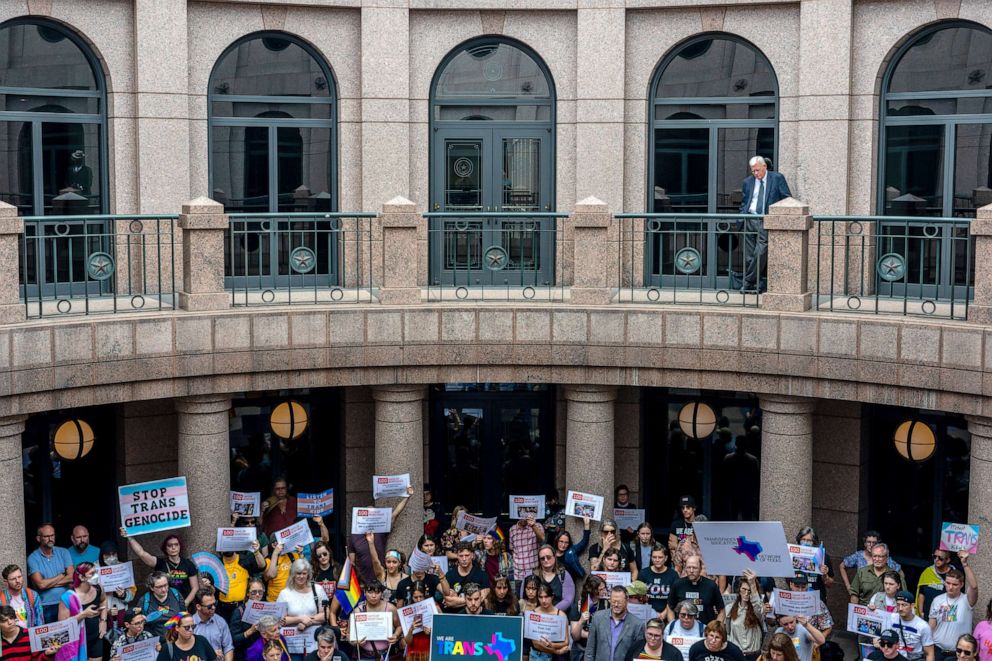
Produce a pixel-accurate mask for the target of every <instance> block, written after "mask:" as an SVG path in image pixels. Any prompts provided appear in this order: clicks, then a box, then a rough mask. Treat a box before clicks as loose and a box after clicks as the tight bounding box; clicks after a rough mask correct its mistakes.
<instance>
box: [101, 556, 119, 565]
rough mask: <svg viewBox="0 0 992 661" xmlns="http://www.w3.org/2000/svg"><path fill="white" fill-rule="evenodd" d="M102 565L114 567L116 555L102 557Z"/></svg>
mask: <svg viewBox="0 0 992 661" xmlns="http://www.w3.org/2000/svg"><path fill="white" fill-rule="evenodd" d="M103 564H105V565H116V564H117V556H116V555H107V556H104V557H103Z"/></svg>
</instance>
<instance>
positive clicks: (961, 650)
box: [954, 647, 974, 656]
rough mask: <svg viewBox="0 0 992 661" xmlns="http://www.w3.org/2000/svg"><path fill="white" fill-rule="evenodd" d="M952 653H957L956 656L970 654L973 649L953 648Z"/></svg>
mask: <svg viewBox="0 0 992 661" xmlns="http://www.w3.org/2000/svg"><path fill="white" fill-rule="evenodd" d="M954 653H955V654H957V655H958V656H971V655H972V654H974V652H973V651H971V650H963V649H961V648H960V647H957V648H955V649H954Z"/></svg>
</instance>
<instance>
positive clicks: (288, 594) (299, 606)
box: [276, 558, 330, 631]
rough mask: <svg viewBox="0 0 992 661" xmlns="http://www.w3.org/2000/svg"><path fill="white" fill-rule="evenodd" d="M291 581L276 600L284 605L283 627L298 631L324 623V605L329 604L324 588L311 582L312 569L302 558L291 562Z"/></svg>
mask: <svg viewBox="0 0 992 661" xmlns="http://www.w3.org/2000/svg"><path fill="white" fill-rule="evenodd" d="M290 575H291V576H292V580H291V581H289V584H288V585H287V586H286V587H285V588H283V590H282V591H281V592H280V593H279V596H278V598H277V599H276V602H277V603H284V604H286V617H285V618H284V621H283V625H284V626H288V627H296V628H297V629H299V630H300V631H305V630H306V629H308V628H310V627H312V626H315V625H318V624H323V623H324V616H325V615H324V614H325V611H324V607H323V605H324V603H325V602H328V603H329V601H330V600H329V598H328V596H327V593H326V592H324V588H323V587H321V586H320V585H317V584H316V583H314V582H313V568H312V567H311V566H310V563H309V562H307V561H306V560H304V559H303V558H297V559H296V560H294V561H293V564H292V567H291V568H290Z"/></svg>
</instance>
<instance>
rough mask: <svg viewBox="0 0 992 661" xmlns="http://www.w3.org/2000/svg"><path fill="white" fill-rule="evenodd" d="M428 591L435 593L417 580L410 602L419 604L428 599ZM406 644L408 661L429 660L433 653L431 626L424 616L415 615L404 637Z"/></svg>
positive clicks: (411, 589) (412, 589)
mask: <svg viewBox="0 0 992 661" xmlns="http://www.w3.org/2000/svg"><path fill="white" fill-rule="evenodd" d="M428 593H430V594H433V593H434V591H433V590H428V589H427V587H426V586H425V585H424V584H423V583H421V582H420V581H417V582H416V583H414V584H413V585H412V586H411V588H410V603H412V604H419V603H421V602H423V601H424V600H425V599H427V596H428ZM403 642H404V644H405V645H406V661H428V659H429V658H430V653H431V627H430V626H427V625H425V623H424V616H423V615H420V614H419V613H418V614H417V615H414V617H413V624H412V626H411V627H410V629H409V631H407V633H406V635H405V636H404V637H403Z"/></svg>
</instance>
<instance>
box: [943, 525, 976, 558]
mask: <svg viewBox="0 0 992 661" xmlns="http://www.w3.org/2000/svg"><path fill="white" fill-rule="evenodd" d="M978 531H979V526H973V525H971V524H968V523H944V524H943V525H942V526H941V527H940V549H941V550H942V551H954V552H957V551H967V552H968V553H978Z"/></svg>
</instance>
